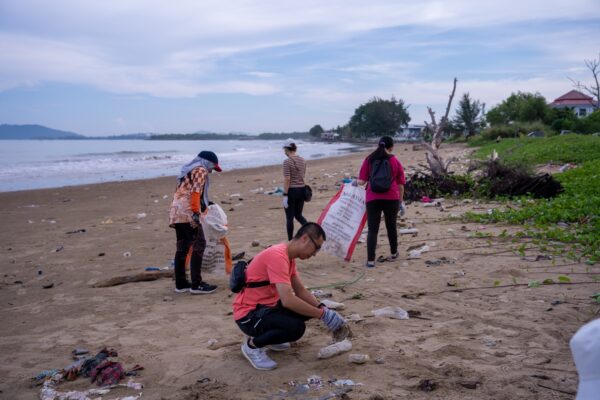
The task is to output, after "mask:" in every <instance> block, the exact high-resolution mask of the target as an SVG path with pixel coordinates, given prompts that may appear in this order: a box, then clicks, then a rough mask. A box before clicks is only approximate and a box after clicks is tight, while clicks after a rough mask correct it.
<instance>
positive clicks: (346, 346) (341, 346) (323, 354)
mask: <svg viewBox="0 0 600 400" xmlns="http://www.w3.org/2000/svg"><path fill="white" fill-rule="evenodd" d="M351 349H352V343H351V342H350V341H349V340H348V339H344V340H342V341H341V342H338V343H334V344H332V345H329V346H326V347H323V348H322V349H320V350H319V353H318V355H317V357H318V358H321V359H324V358H331V357H333V356H336V355H338V354H341V353H344V352H346V351H350V350H351Z"/></svg>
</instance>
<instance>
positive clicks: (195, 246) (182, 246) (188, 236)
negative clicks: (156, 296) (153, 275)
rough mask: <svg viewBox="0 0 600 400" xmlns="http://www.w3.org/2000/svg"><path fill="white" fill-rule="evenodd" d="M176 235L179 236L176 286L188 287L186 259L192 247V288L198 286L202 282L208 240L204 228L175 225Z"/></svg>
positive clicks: (176, 253)
mask: <svg viewBox="0 0 600 400" xmlns="http://www.w3.org/2000/svg"><path fill="white" fill-rule="evenodd" d="M175 234H176V235H177V251H176V252H175V286H176V287H177V288H180V289H181V288H185V287H187V278H186V277H185V259H186V257H187V254H188V251H189V250H190V246H191V247H192V259H191V260H190V277H191V278H192V287H196V286H198V284H199V283H200V282H202V274H201V272H200V269H202V257H203V255H204V249H205V248H206V239H204V231H202V226H200V225H198V226H197V227H196V228H192V226H191V225H190V224H185V223H184V224H175Z"/></svg>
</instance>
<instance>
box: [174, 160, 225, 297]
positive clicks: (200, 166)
mask: <svg viewBox="0 0 600 400" xmlns="http://www.w3.org/2000/svg"><path fill="white" fill-rule="evenodd" d="M213 170H216V171H218V172H221V167H219V159H218V158H217V155H216V154H215V153H213V152H212V151H202V152H200V154H198V156H197V157H196V158H194V159H193V160H192V161H190V162H189V163H187V164H186V165H184V166H183V167H182V168H181V173H180V174H179V176H178V177H177V189H176V190H175V194H174V195H173V203H172V204H171V211H170V213H169V226H170V227H171V228H175V235H176V236H177V251H176V252H175V292H177V293H185V292H188V291H189V292H190V293H191V294H206V293H212V292H214V291H215V290H216V289H217V286H215V285H210V284H208V283H206V282H204V281H202V274H201V272H200V270H201V269H202V257H203V256H204V249H205V248H206V240H205V238H204V231H203V230H202V225H201V224H200V212H201V211H204V210H205V209H206V207H207V206H208V205H209V204H210V202H209V200H208V188H209V186H210V179H209V176H208V174H210V173H211V172H212V171H213ZM190 248H192V257H191V260H190V277H191V280H192V282H191V283H190V282H188V280H187V278H186V276H185V261H186V257H187V254H188V252H189V250H190Z"/></svg>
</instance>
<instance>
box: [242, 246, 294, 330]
mask: <svg viewBox="0 0 600 400" xmlns="http://www.w3.org/2000/svg"><path fill="white" fill-rule="evenodd" d="M297 275H298V272H297V271H296V261H295V260H290V258H289V257H288V252H287V243H280V244H277V245H275V246H271V247H269V248H268V249H266V250H263V251H261V252H260V253H258V254H257V255H256V256H255V257H254V259H252V262H251V263H250V264H249V265H248V269H246V282H261V281H269V282H271V284H270V285H268V286H260V287H256V288H248V287H246V288H244V289H243V290H242V291H241V292H240V293H238V294H237V295H236V296H235V300H234V301H233V318H234V319H235V320H238V319H240V318H243V317H245V316H246V314H248V313H249V312H250V311H252V310H254V309H255V308H256V306H257V305H258V304H262V305H265V306H269V307H273V306H274V305H275V304H277V302H278V301H279V293H278V292H277V288H276V287H275V283H287V284H288V285H291V284H292V276H297Z"/></svg>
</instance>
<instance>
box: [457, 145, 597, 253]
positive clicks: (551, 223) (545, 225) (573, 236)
mask: <svg viewBox="0 0 600 400" xmlns="http://www.w3.org/2000/svg"><path fill="white" fill-rule="evenodd" d="M494 148H495V149H496V151H498V153H499V155H500V158H501V159H503V160H506V162H507V163H511V164H525V165H529V166H533V165H535V164H540V163H546V162H551V161H552V162H560V163H566V162H573V163H581V165H580V166H578V167H577V168H574V169H571V170H568V171H566V172H564V173H561V174H557V175H556V176H555V177H556V179H557V180H559V181H560V183H561V184H562V185H563V187H564V192H563V193H562V194H560V195H559V196H557V197H556V198H553V199H537V200H533V199H529V198H521V199H517V200H516V201H517V204H518V205H519V208H517V209H509V210H507V211H499V210H494V211H493V212H492V213H491V214H489V215H488V214H485V215H481V214H475V213H469V214H467V215H466V218H467V219H469V220H472V221H478V222H507V223H511V224H516V225H524V226H525V227H526V228H525V230H524V232H522V234H523V235H524V236H531V237H533V238H535V239H537V240H542V242H540V243H541V248H550V247H552V246H554V249H555V251H556V252H558V253H560V254H564V255H567V256H568V257H570V258H574V259H579V258H580V257H582V256H583V257H587V258H588V262H589V263H595V262H597V261H598V260H600V138H598V137H594V136H580V135H562V136H555V137H550V138H521V139H507V140H502V141H501V142H500V143H493V144H489V145H487V146H484V147H483V148H481V149H480V150H479V151H478V152H477V153H476V155H477V156H479V157H485V156H486V155H487V154H489V153H490V152H491V151H492V149H494ZM557 242H560V243H561V244H559V245H557V244H556V243H557ZM552 243H553V244H554V245H552Z"/></svg>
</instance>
